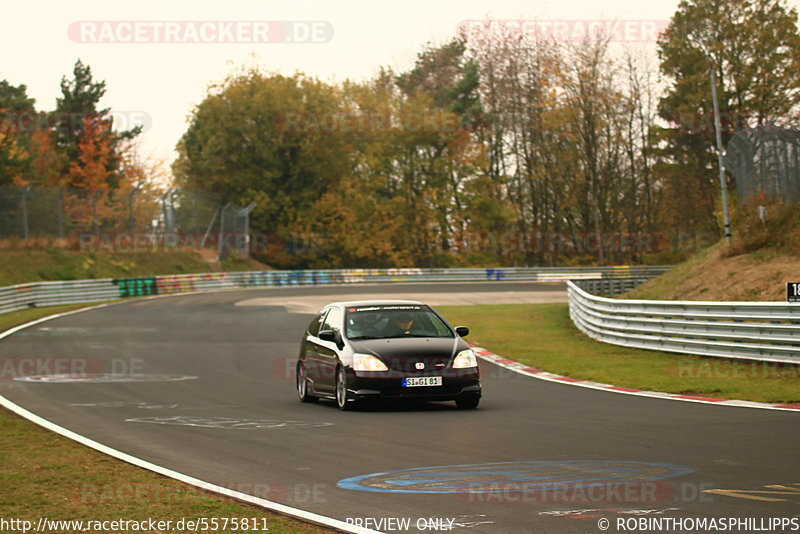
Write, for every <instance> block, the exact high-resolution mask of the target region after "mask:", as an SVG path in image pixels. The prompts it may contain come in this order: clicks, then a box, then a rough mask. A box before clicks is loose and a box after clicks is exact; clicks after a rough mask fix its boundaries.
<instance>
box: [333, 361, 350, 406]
mask: <svg viewBox="0 0 800 534" xmlns="http://www.w3.org/2000/svg"><path fill="white" fill-rule="evenodd" d="M336 405H337V406H338V407H339V409H340V410H349V409H350V408H351V407H352V406H351V405H352V402H350V398H349V396H348V393H347V375H346V374H345V372H344V367H341V366H340V367H339V369H338V370H337V371H336Z"/></svg>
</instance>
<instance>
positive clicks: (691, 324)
mask: <svg viewBox="0 0 800 534" xmlns="http://www.w3.org/2000/svg"><path fill="white" fill-rule="evenodd" d="M581 284H583V282H567V291H568V293H569V313H570V317H571V319H572V322H573V323H575V326H577V327H578V328H579V329H580V330H581V331H583V333H585V334H586V335H587V336H589V337H592V338H594V339H596V340H598V341H603V342H605V343H612V344H614V345H623V346H626V347H636V348H640V349H652V350H661V351H667V352H679V353H683V354H696V355H701V356H722V357H726V358H743V359H750V360H759V361H770V362H784V363H798V364H800V303H788V302H694V301H657V300H622V299H620V300H615V299H610V298H605V297H598V296H596V295H592V294H590V293H588V292H587V291H585V290H584V289H581V287H579V286H580V285H581Z"/></svg>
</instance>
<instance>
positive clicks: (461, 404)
mask: <svg viewBox="0 0 800 534" xmlns="http://www.w3.org/2000/svg"><path fill="white" fill-rule="evenodd" d="M479 402H481V397H480V395H461V396H460V397H458V398H457V399H456V406H458V408H459V409H461V410H474V409H475V408H477V407H478V403H479Z"/></svg>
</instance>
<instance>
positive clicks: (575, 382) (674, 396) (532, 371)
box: [472, 345, 800, 413]
mask: <svg viewBox="0 0 800 534" xmlns="http://www.w3.org/2000/svg"><path fill="white" fill-rule="evenodd" d="M472 350H473V352H475V354H476V355H477V356H478V357H479V358H481V359H483V360H485V361H487V362H491V363H493V364H495V365H498V366H500V367H503V368H504V369H508V370H510V371H514V372H515V373H519V374H521V375H525V376H531V377H533V378H538V379H539V380H547V381H548V382H557V383H560V384H568V385H570V386H579V387H582V388H589V389H598V390H601V391H609V392H612V393H622V394H625V395H637V396H639V397H652V398H656V399H669V400H677V401H684V402H699V403H702V404H715V405H717V406H738V407H741V408H761V409H765V410H783V411H790V412H792V411H793V412H798V413H800V404H770V403H766V402H752V401H743V400H732V399H717V398H714V397H703V396H701V395H681V394H678V393H663V392H660V391H645V390H642V389H635V388H625V387H621V386H613V385H611V384H602V383H600V382H592V381H590V380H581V379H579V378H572V377H569V376H560V375H554V374H553V373H548V372H547V371H542V370H540V369H536V368H535V367H530V366H528V365H525V364H524V363H520V362H515V361H514V360H509V359H508V358H504V357H502V356H498V355H497V354H494V353H493V352H490V351H488V350H486V349H484V348H482V347H478V346H475V345H472Z"/></svg>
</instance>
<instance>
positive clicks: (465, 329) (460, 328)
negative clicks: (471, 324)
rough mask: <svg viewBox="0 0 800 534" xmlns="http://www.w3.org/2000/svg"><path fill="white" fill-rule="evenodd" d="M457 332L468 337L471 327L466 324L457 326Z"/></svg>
mask: <svg viewBox="0 0 800 534" xmlns="http://www.w3.org/2000/svg"><path fill="white" fill-rule="evenodd" d="M456 334H458V335H459V336H461V337H466V336H468V335H469V328H468V327H466V326H457V327H456Z"/></svg>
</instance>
